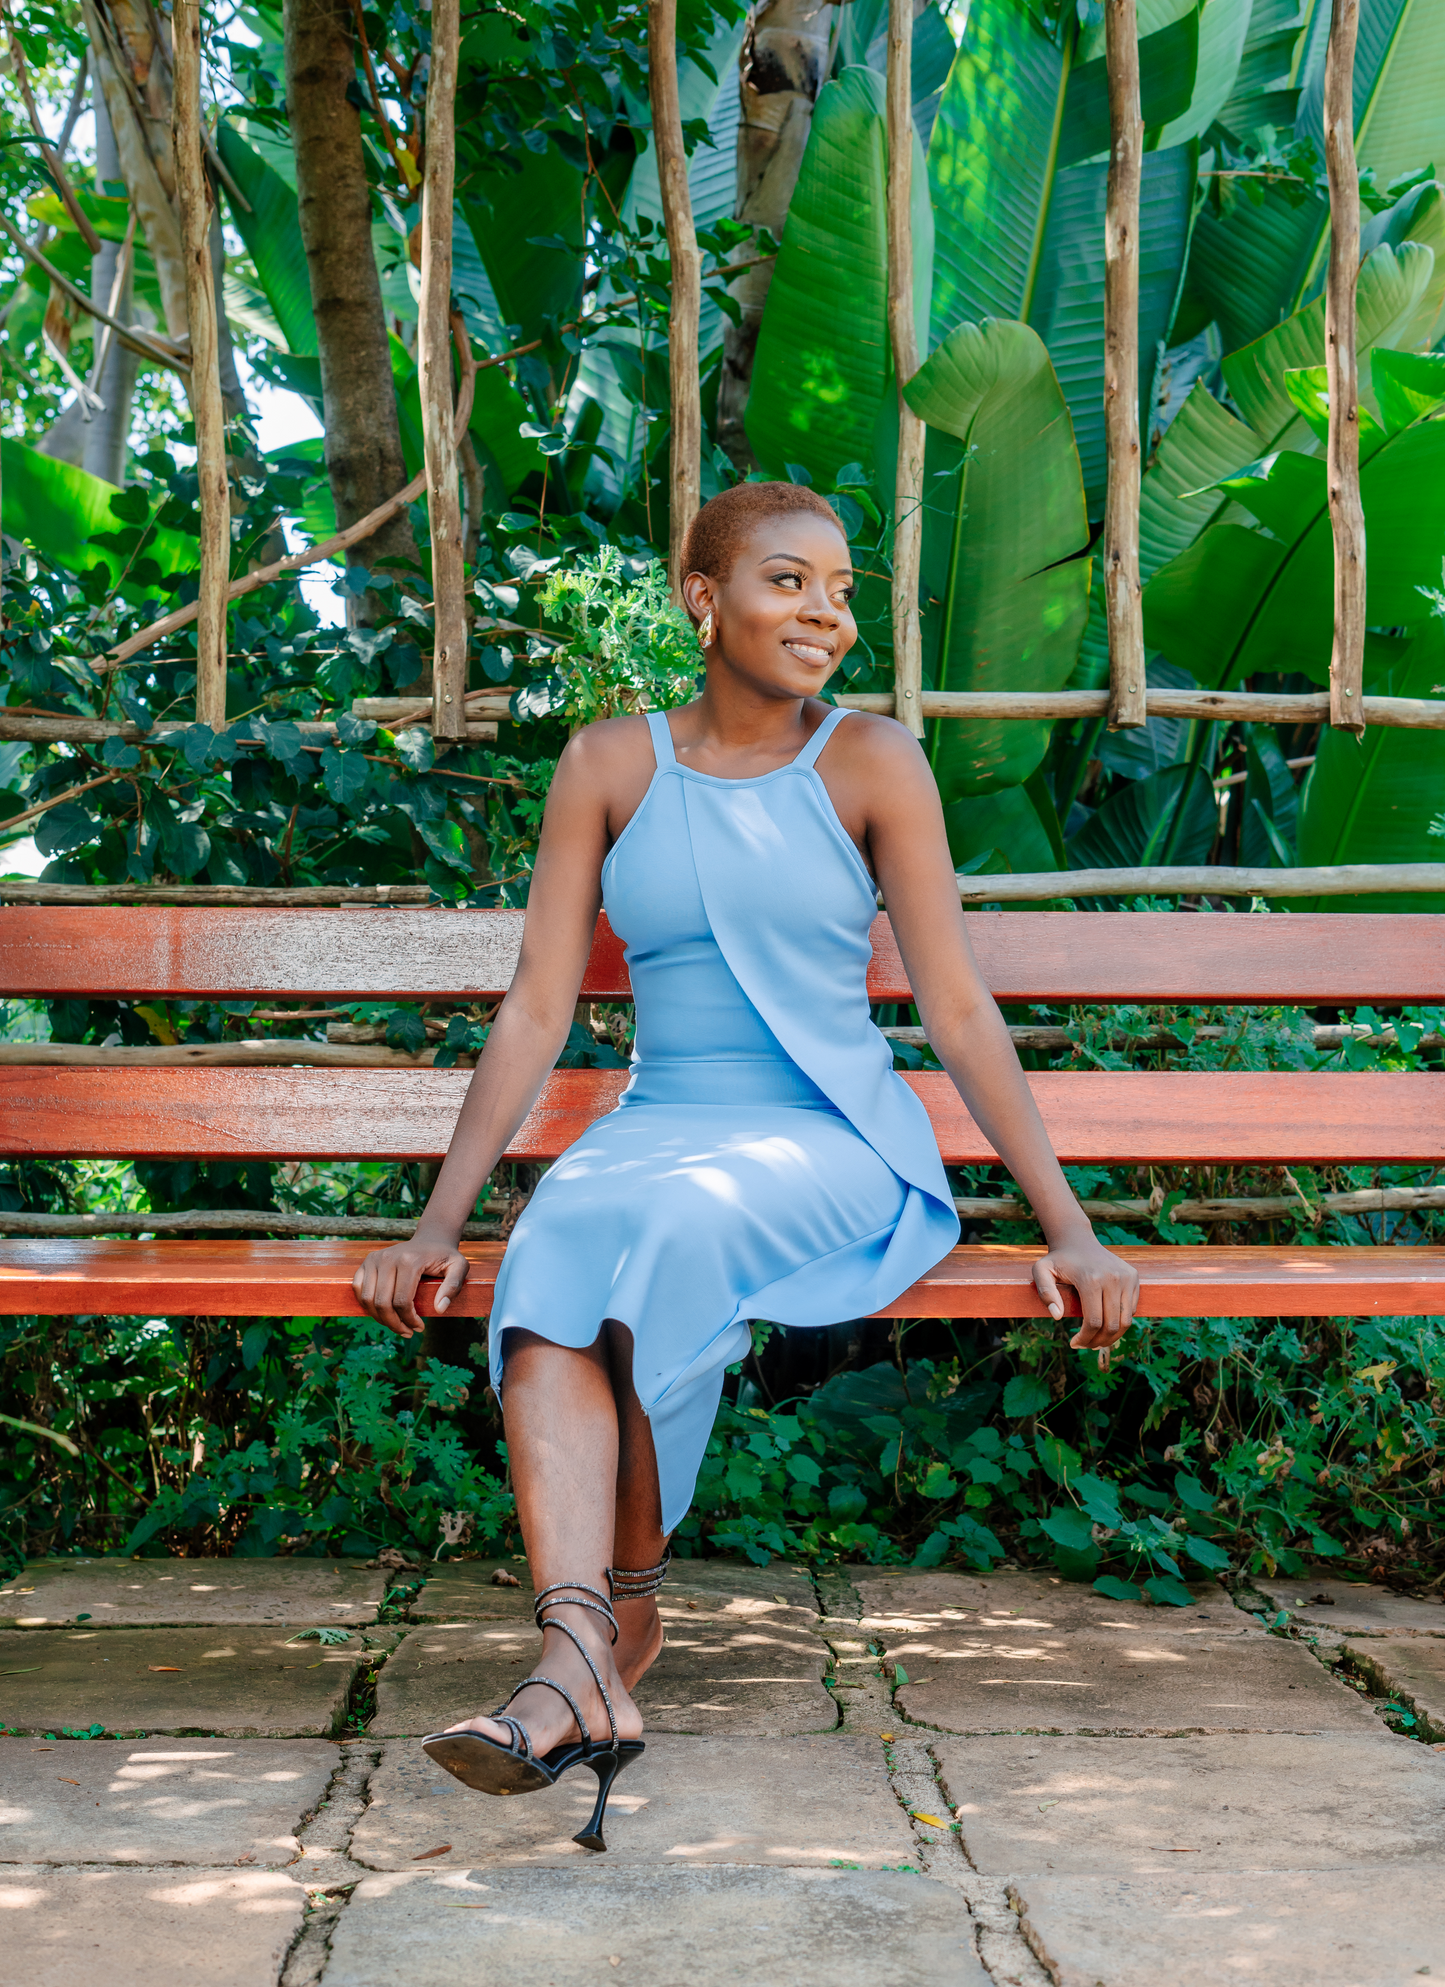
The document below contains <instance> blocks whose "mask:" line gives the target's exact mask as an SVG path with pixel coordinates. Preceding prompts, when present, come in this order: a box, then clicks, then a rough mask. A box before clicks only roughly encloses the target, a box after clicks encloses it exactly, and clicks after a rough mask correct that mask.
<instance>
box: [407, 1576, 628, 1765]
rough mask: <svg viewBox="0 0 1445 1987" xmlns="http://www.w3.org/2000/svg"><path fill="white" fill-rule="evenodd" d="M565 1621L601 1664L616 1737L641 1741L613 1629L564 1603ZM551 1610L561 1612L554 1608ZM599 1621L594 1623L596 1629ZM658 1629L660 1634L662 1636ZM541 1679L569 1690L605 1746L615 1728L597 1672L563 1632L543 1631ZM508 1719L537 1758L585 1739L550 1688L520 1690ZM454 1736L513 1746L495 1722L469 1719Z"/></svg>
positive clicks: (538, 1664)
mask: <svg viewBox="0 0 1445 1987" xmlns="http://www.w3.org/2000/svg"><path fill="white" fill-rule="evenodd" d="M562 1606H563V1608H565V1613H564V1615H563V1619H564V1620H565V1621H566V1622H567V1625H568V1627H569V1628H574V1629H575V1630H576V1632H577V1634H578V1635H580V1636H581V1638H582V1640H583V1641H584V1642H585V1643H586V1645H587V1653H588V1655H589V1656H591V1658H592V1660H593V1662H594V1663H595V1664H596V1665H597V1668H598V1670H599V1671H600V1673H601V1676H602V1680H603V1682H604V1683H605V1684H606V1686H607V1695H608V1697H610V1698H611V1700H612V1715H613V1717H614V1718H615V1719H616V1721H617V1736H618V1738H620V1739H640V1738H641V1737H642V1714H641V1712H640V1711H639V1710H638V1709H637V1706H636V1705H635V1704H634V1703H633V1701H632V1699H631V1697H630V1696H629V1695H628V1691H627V1681H626V1680H625V1679H624V1677H623V1674H622V1673H621V1671H620V1669H619V1667H618V1664H617V1662H616V1661H615V1659H614V1653H613V1650H612V1648H611V1646H610V1644H609V1642H608V1631H607V1630H606V1629H605V1628H604V1627H603V1626H602V1624H601V1623H600V1622H596V1621H595V1617H593V1616H592V1615H590V1614H589V1613H588V1612H587V1610H586V1609H584V1608H580V1607H577V1606H575V1605H571V1606H569V1605H568V1604H566V1603H565V1602H564V1603H563V1604H562ZM550 1611H551V1612H553V1613H557V1612H561V1610H560V1609H558V1608H557V1606H556V1605H555V1604H553V1605H552V1606H551V1609H550ZM594 1623H595V1625H594ZM660 1633H661V1631H660V1628H659V1636H660ZM532 1667H533V1673H534V1674H535V1675H537V1676H544V1677H551V1678H552V1679H553V1680H554V1681H555V1682H557V1683H560V1684H561V1685H563V1686H564V1688H565V1689H567V1690H569V1691H570V1692H571V1694H572V1696H573V1697H574V1698H575V1699H576V1701H577V1704H578V1705H579V1707H580V1709H581V1712H582V1716H583V1717H584V1718H585V1719H586V1721H587V1729H588V1732H589V1733H590V1734H591V1737H592V1739H593V1741H594V1743H595V1742H598V1741H601V1742H602V1743H604V1744H605V1743H606V1741H607V1739H608V1736H609V1734H610V1730H611V1727H610V1726H609V1724H608V1719H607V1706H606V1705H605V1704H604V1703H603V1701H602V1694H601V1692H600V1691H599V1690H598V1688H597V1684H596V1682H595V1680H594V1679H593V1676H592V1672H591V1671H590V1670H589V1669H588V1667H587V1665H586V1663H585V1662H584V1661H583V1658H582V1655H581V1652H580V1651H579V1650H578V1648H577V1647H576V1645H575V1644H574V1643H573V1642H572V1641H571V1640H570V1638H569V1637H568V1636H566V1635H564V1634H563V1633H562V1632H561V1630H560V1629H558V1628H553V1627H548V1628H545V1629H544V1630H543V1631H542V1653H541V1655H540V1656H539V1657H538V1659H537V1661H536V1662H535V1663H534V1664H533V1666H532ZM507 1715H508V1717H510V1718H515V1719H516V1720H517V1723H518V1724H519V1725H521V1726H522V1727H523V1728H524V1729H525V1731H526V1733H527V1737H528V1739H529V1740H530V1742H531V1747H532V1751H533V1753H534V1754H537V1755H540V1754H542V1753H547V1752H550V1751H551V1750H552V1748H553V1746H559V1745H565V1744H568V1743H570V1742H573V1741H575V1740H577V1739H579V1738H580V1737H581V1736H582V1735H581V1733H580V1732H579V1731H578V1729H577V1720H576V1719H575V1718H574V1717H573V1716H572V1712H571V1709H570V1707H569V1706H568V1703H567V1700H566V1698H565V1697H562V1696H559V1695H558V1693H557V1692H556V1691H555V1690H547V1689H546V1688H545V1687H543V1686H542V1685H540V1684H539V1685H535V1686H532V1687H530V1688H528V1689H526V1690H520V1691H518V1693H517V1695H516V1696H515V1697H514V1698H513V1699H512V1702H511V1703H510V1704H509V1705H508V1706H507ZM447 1730H448V1731H449V1732H480V1733H481V1734H482V1736H483V1737H484V1738H489V1739H495V1740H497V1742H498V1743H499V1744H501V1745H510V1744H511V1743H512V1733H511V1732H510V1731H509V1730H508V1728H507V1727H506V1726H505V1725H503V1724H501V1723H500V1722H499V1721H498V1720H497V1719H495V1718H486V1717H476V1718H464V1719H463V1720H461V1722H460V1723H458V1724H455V1725H448V1726H447Z"/></svg>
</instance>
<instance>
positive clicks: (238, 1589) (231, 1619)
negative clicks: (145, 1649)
mask: <svg viewBox="0 0 1445 1987" xmlns="http://www.w3.org/2000/svg"><path fill="white" fill-rule="evenodd" d="M386 1577H387V1576H386V1575H385V1573H383V1572H381V1571H380V1570H378V1569H375V1568H369V1567H367V1566H366V1565H364V1564H363V1562H362V1561H361V1560H359V1559H121V1558H96V1559H37V1560H32V1561H31V1563H30V1565H29V1566H27V1567H26V1569H25V1571H24V1572H23V1573H21V1574H18V1575H17V1576H16V1578H15V1579H13V1580H11V1581H8V1582H7V1583H6V1584H5V1585H4V1586H3V1587H0V1628H22V1629H23V1628H64V1627H69V1626H72V1625H74V1624H75V1623H76V1621H77V1618H78V1617H85V1618H87V1621H88V1625H89V1626H90V1627H91V1628H93V1629H94V1628H172V1627H181V1628H184V1627H197V1628H206V1627H215V1626H221V1625H225V1624H229V1623H236V1624H238V1625H245V1626H248V1627H256V1626H260V1625H271V1626H276V1627H281V1626H289V1627H292V1628H308V1627H313V1626H320V1625H324V1624H330V1625H333V1626H336V1627H341V1628H350V1627H356V1626H360V1625H361V1624H363V1623H365V1622H372V1621H375V1620H376V1611H377V1609H378V1607H380V1605H381V1602H382V1599H383V1597H384V1595H385V1593H386Z"/></svg>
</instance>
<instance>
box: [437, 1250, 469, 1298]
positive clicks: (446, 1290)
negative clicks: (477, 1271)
mask: <svg viewBox="0 0 1445 1987" xmlns="http://www.w3.org/2000/svg"><path fill="white" fill-rule="evenodd" d="M470 1268H471V1264H470V1263H469V1262H468V1261H467V1259H466V1257H465V1256H464V1255H462V1254H460V1253H458V1254H456V1255H454V1256H453V1257H452V1258H451V1259H450V1261H449V1262H448V1263H447V1266H446V1269H445V1270H444V1271H443V1273H442V1280H441V1283H440V1285H439V1286H438V1289H437V1294H436V1308H437V1310H438V1311H449V1310H450V1309H451V1303H452V1299H453V1298H454V1297H455V1296H456V1294H457V1292H458V1291H459V1290H460V1289H461V1287H462V1285H463V1284H464V1283H465V1282H466V1280H467V1271H468V1270H469V1269H470Z"/></svg>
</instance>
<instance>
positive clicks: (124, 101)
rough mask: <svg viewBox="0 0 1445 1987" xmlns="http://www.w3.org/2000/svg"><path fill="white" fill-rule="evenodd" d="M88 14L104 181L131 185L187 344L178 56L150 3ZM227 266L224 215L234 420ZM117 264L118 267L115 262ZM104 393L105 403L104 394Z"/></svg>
mask: <svg viewBox="0 0 1445 1987" xmlns="http://www.w3.org/2000/svg"><path fill="white" fill-rule="evenodd" d="M81 11H82V13H83V15H84V18H85V28H86V33H87V34H88V35H89V36H90V68H91V73H92V75H93V76H94V78H95V83H96V86H97V88H96V95H95V101H96V113H97V139H96V145H97V151H96V164H97V172H96V179H97V183H99V182H100V181H101V180H104V179H106V178H109V179H122V180H124V181H125V186H126V191H127V193H128V194H129V195H130V202H131V206H132V207H133V208H134V209H135V213H136V217H137V219H138V221H139V222H140V227H141V231H142V233H143V234H144V236H145V245H146V247H147V248H148V249H149V251H150V254H151V258H152V260H153V261H154V263H155V266H156V279H157V281H158V283H159V285H160V292H161V307H162V310H163V312H164V315H165V320H166V330H167V331H168V332H169V333H170V335H171V337H172V338H185V337H187V336H188V335H189V326H188V323H187V319H186V264H185V257H184V255H183V254H182V251H181V221H180V208H179V206H178V204H177V199H176V161H175V146H174V143H173V140H172V138H171V111H172V74H171V51H170V49H169V47H168V46H167V43H166V39H165V31H164V29H163V28H160V29H159V30H158V25H157V16H156V15H155V13H154V12H153V11H152V10H151V9H150V8H149V7H148V6H146V5H145V4H143V0H139V3H138V0H81ZM102 99H103V104H104V112H105V114H106V116H107V119H108V122H109V125H110V138H111V142H112V144H113V147H114V151H113V163H112V164H111V166H110V168H109V170H108V171H106V172H102V171H101V170H100V169H99V167H100V150H99V147H100V143H101V139H100V134H99V118H100V115H101V107H102ZM108 246H109V245H107V247H108ZM105 259H106V247H103V248H102V251H101V254H100V256H98V257H97V258H96V267H97V269H98V268H99V265H100V263H101V262H102V261H104V260H105ZM224 260H225V258H224V255H223V252H222V245H221V225H220V217H219V215H218V216H217V218H216V222H215V225H214V227H213V229H212V236H211V265H212V269H213V271H214V276H215V290H216V337H217V341H218V353H217V356H218V361H219V365H220V375H221V392H222V395H223V397H224V399H225V403H226V412H227V413H228V414H232V415H234V414H243V413H244V412H245V411H246V397H245V395H244V393H243V392H242V390H241V381H240V376H239V374H238V373H237V371H236V357H235V347H234V345H233V342H232V339H231V326H230V322H229V320H228V319H227V317H226V311H225V304H224V300H223V298H222V294H221V277H222V272H223V269H224ZM110 266H111V267H112V268H113V266H114V265H113V263H112V264H111V265H110ZM91 295H92V296H93V297H97V298H99V296H100V291H99V290H98V289H94V288H93V289H92V291H91ZM129 308H130V306H129V304H127V307H126V310H122V311H120V312H118V313H117V315H118V316H120V317H121V319H122V320H126V319H127V312H128V311H129ZM132 366H134V361H132ZM132 377H133V374H132ZM99 391H100V395H101V398H102V399H105V398H106V395H105V389H104V388H103V387H102V388H100V389H99ZM97 419H104V416H97ZM97 473H98V472H97Z"/></svg>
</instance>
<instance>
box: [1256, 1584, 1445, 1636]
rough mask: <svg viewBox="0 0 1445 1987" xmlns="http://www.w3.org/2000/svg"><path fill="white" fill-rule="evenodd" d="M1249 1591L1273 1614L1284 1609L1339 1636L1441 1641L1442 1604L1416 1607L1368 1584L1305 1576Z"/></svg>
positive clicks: (1410, 1600)
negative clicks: (1417, 1637)
mask: <svg viewBox="0 0 1445 1987" xmlns="http://www.w3.org/2000/svg"><path fill="white" fill-rule="evenodd" d="M1251 1585H1253V1586H1254V1587H1255V1588H1257V1589H1258V1591H1259V1592H1260V1593H1261V1594H1262V1595H1263V1596H1264V1598H1265V1599H1266V1600H1267V1601H1268V1602H1269V1603H1270V1605H1271V1607H1274V1608H1288V1609H1289V1611H1290V1613H1291V1614H1292V1615H1293V1616H1294V1617H1295V1619H1296V1621H1301V1622H1307V1623H1308V1624H1309V1626H1310V1627H1311V1628H1329V1629H1335V1630H1337V1631H1338V1632H1339V1633H1340V1634H1342V1635H1401V1634H1405V1635H1409V1634H1415V1635H1445V1601H1438V1600H1437V1601H1419V1600H1415V1599H1414V1598H1413V1597H1412V1596H1410V1595H1408V1594H1392V1593H1391V1592H1390V1591H1389V1589H1388V1588H1387V1587H1376V1586H1374V1585H1372V1584H1371V1582H1370V1581H1368V1580H1363V1581H1360V1580H1341V1579H1338V1578H1332V1577H1331V1576H1330V1575H1329V1574H1317V1573H1309V1574H1306V1575H1305V1576H1304V1577H1303V1578H1302V1579H1299V1580H1286V1579H1284V1578H1282V1577H1281V1578H1278V1579H1274V1580H1266V1579H1265V1578H1264V1577H1263V1576H1262V1575H1260V1576H1253V1577H1252V1578H1251Z"/></svg>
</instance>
